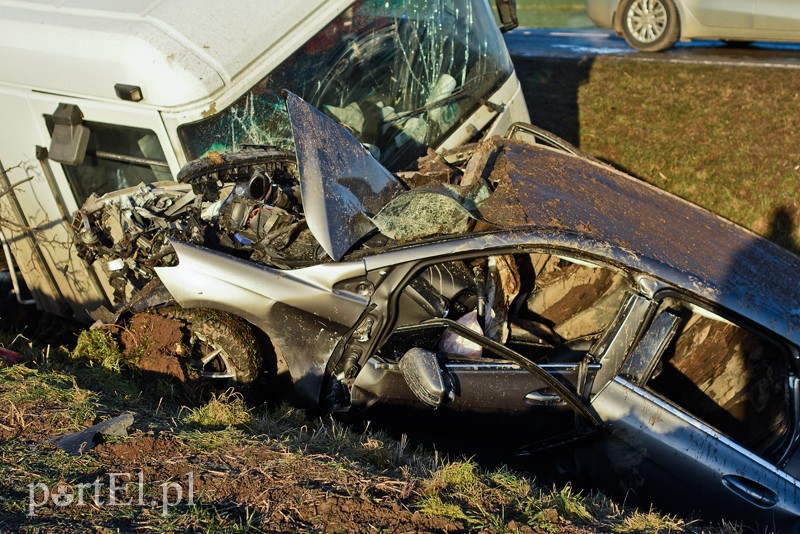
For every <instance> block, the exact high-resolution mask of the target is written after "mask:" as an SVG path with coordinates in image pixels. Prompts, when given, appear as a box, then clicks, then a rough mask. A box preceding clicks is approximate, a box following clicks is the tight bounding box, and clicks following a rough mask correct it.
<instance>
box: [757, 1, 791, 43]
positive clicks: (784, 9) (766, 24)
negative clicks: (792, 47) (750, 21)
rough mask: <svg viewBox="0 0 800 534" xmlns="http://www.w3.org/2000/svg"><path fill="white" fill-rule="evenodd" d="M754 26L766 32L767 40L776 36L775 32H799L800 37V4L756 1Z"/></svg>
mask: <svg viewBox="0 0 800 534" xmlns="http://www.w3.org/2000/svg"><path fill="white" fill-rule="evenodd" d="M754 25H755V28H756V29H757V30H763V31H764V32H765V33H764V34H763V35H764V37H765V38H768V37H769V36H770V35H773V36H775V33H774V32H781V33H783V32H798V37H800V4H798V3H797V2H795V1H794V0H756V5H755V19H754ZM775 37H776V38H777V37H778V36H775ZM796 38H797V37H796Z"/></svg>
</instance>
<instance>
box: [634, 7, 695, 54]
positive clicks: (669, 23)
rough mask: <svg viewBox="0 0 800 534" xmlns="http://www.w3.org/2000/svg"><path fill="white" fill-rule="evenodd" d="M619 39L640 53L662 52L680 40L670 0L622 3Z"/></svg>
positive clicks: (678, 20) (677, 21) (676, 16)
mask: <svg viewBox="0 0 800 534" xmlns="http://www.w3.org/2000/svg"><path fill="white" fill-rule="evenodd" d="M620 10H621V16H620V22H621V23H622V35H623V36H624V37H625V40H626V41H627V42H628V44H629V45H631V46H632V47H633V48H635V49H637V50H639V51H641V52H661V51H662V50H666V49H667V48H670V47H671V46H672V45H674V44H675V42H676V41H677V40H678V38H679V37H680V19H679V16H678V10H677V8H676V7H675V4H673V3H672V0H624V1H623V2H622V3H621V4H620Z"/></svg>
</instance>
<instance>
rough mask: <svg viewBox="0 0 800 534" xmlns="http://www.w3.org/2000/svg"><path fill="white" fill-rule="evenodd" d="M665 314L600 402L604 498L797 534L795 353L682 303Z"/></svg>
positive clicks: (598, 455)
mask: <svg viewBox="0 0 800 534" xmlns="http://www.w3.org/2000/svg"><path fill="white" fill-rule="evenodd" d="M658 304H659V308H658V312H657V314H656V316H655V319H654V320H653V321H652V323H651V324H650V325H649V328H648V329H647V331H646V332H645V333H644V334H643V335H642V336H641V338H640V341H639V342H638V344H637V345H636V346H635V348H634V349H633V351H632V352H631V355H630V356H629V357H628V359H627V360H626V362H625V364H624V365H623V367H622V369H621V371H620V373H619V374H618V375H617V376H616V377H615V378H614V379H613V380H612V381H611V382H609V383H608V384H607V385H606V386H605V387H604V388H603V389H602V390H601V391H600V392H599V394H598V395H597V396H596V397H595V398H594V399H593V401H592V406H593V407H594V408H595V410H596V411H597V414H598V416H599V417H600V418H601V419H602V420H603V422H604V425H605V426H606V428H607V430H608V431H609V435H608V439H607V440H605V442H603V443H602V444H600V445H599V446H597V447H595V448H594V449H592V450H591V451H583V453H582V454H584V455H585V456H584V458H583V460H584V465H591V466H593V467H592V468H590V469H592V470H593V471H594V472H593V473H591V474H592V477H593V478H594V479H595V480H596V481H597V482H598V483H601V484H604V485H605V486H606V487H608V486H609V484H611V485H616V487H615V488H613V489H615V490H619V491H626V492H627V491H630V490H633V491H634V494H637V493H639V494H641V495H642V496H644V497H646V498H648V499H653V500H655V501H657V502H659V503H668V504H669V505H671V506H674V507H675V508H677V509H681V510H682V511H684V512H686V511H691V510H696V511H699V512H701V513H702V517H703V518H704V519H709V518H714V517H722V518H725V519H728V520H731V519H742V520H747V521H750V522H755V523H757V524H759V525H761V526H762V527H767V526H768V527H773V528H774V527H775V526H778V525H780V526H781V527H784V528H786V527H788V526H789V525H793V527H792V528H797V521H798V518H799V517H800V502H799V501H798V499H797V497H796V496H797V494H798V492H800V484H798V481H797V478H796V476H793V475H792V474H790V473H787V472H786V471H785V470H784V469H783V467H782V466H784V465H785V462H786V458H787V452H788V451H787V448H789V447H790V443H792V436H793V435H794V432H795V431H796V412H797V406H796V401H795V400H793V399H795V398H796V395H797V392H796V389H797V380H796V378H795V377H794V374H793V372H792V370H791V366H790V365H789V363H788V360H787V356H788V355H787V351H786V348H784V347H781V346H780V344H779V343H776V342H775V341H773V340H771V339H769V338H767V337H766V336H763V335H761V334H759V333H756V332H754V331H752V330H749V329H748V328H746V327H744V326H741V325H738V324H735V323H733V322H731V321H729V320H727V319H725V318H723V317H721V316H718V315H716V314H714V313H712V312H711V311H709V310H707V309H705V308H702V307H699V306H696V305H694V304H692V303H688V302H686V301H683V300H681V299H680V298H667V299H663V300H661V301H660V302H659V303H658ZM794 475H796V473H795V474H794ZM598 479H600V480H598ZM610 481H613V482H610ZM779 528H780V527H779Z"/></svg>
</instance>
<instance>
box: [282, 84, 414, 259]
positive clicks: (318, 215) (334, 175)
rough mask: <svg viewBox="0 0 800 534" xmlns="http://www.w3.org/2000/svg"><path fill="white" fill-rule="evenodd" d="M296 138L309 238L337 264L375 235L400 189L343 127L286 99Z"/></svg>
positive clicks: (294, 98) (291, 98) (295, 98)
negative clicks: (377, 216) (374, 217)
mask: <svg viewBox="0 0 800 534" xmlns="http://www.w3.org/2000/svg"><path fill="white" fill-rule="evenodd" d="M286 108H287V109H288V111H289V120H290V121H291V124H292V132H293V133H294V138H295V149H296V150H297V167H298V170H299V172H300V188H301V191H302V195H303V207H304V209H305V213H306V220H307V221H308V227H309V228H310V229H311V232H312V233H313V234H314V236H315V237H316V238H317V241H319V243H320V244H321V245H322V248H324V249H325V252H327V253H328V255H329V256H330V257H331V258H333V259H334V260H340V259H341V258H342V256H343V255H344V254H345V253H346V252H347V251H348V250H350V248H352V247H353V245H355V244H356V243H357V242H358V241H359V240H360V239H362V238H363V237H365V236H366V235H367V234H369V233H370V232H371V231H373V230H374V229H375V225H374V224H373V223H372V221H370V220H369V218H368V216H369V215H374V214H376V213H378V212H379V211H380V210H381V208H383V207H384V206H385V205H386V204H387V203H388V202H389V201H390V200H392V199H393V198H394V197H396V196H397V195H399V194H400V193H401V192H402V191H403V190H404V187H403V186H402V185H401V184H400V182H398V181H397V179H396V178H395V177H394V176H392V174H391V173H390V172H389V171H388V170H386V168H385V167H384V166H383V165H381V164H380V163H378V161H377V160H376V159H375V158H373V157H372V156H371V155H370V154H369V152H367V150H366V149H365V148H364V146H363V145H362V144H361V143H359V142H358V140H357V139H356V138H355V137H353V135H352V134H351V133H350V132H348V131H347V130H346V129H345V128H344V127H342V126H340V125H338V124H336V123H335V122H333V121H332V120H331V119H329V118H328V117H326V116H325V115H323V114H322V113H320V112H319V111H317V110H316V109H314V108H313V107H311V106H310V105H308V104H307V103H306V102H304V101H303V100H302V99H301V98H299V97H298V96H297V95H294V94H292V93H288V92H287V95H286Z"/></svg>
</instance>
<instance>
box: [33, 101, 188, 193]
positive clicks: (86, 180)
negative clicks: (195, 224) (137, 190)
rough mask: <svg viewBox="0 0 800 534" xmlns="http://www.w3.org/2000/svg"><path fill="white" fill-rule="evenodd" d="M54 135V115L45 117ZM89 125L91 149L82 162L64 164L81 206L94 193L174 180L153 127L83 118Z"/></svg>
mask: <svg viewBox="0 0 800 534" xmlns="http://www.w3.org/2000/svg"><path fill="white" fill-rule="evenodd" d="M45 120H46V122H47V128H48V130H49V131H50V133H51V134H52V132H53V120H52V117H51V116H49V115H47V116H45ZM83 124H84V125H85V126H86V127H88V128H89V130H90V131H91V135H90V137H89V148H88V150H87V152H86V159H84V161H83V163H82V164H81V165H63V168H64V173H65V174H66V175H67V179H68V180H69V185H70V187H71V188H72V193H73V194H74V195H75V200H76V202H77V203H78V205H79V206H80V205H81V204H83V203H84V202H85V201H86V199H87V198H88V197H89V195H91V194H92V193H96V194H97V195H98V196H101V195H104V194H105V193H109V192H111V191H116V190H119V189H124V188H126V187H132V186H136V185H139V184H140V183H145V184H149V183H152V182H160V181H166V180H172V179H173V178H172V174H171V173H170V172H169V166H168V165H167V158H166V156H165V155H164V150H163V149H162V148H161V144H160V143H159V141H158V136H157V135H156V134H155V132H153V131H152V130H147V129H144V128H133V127H130V126H120V125H118V124H107V123H101V122H91V121H83Z"/></svg>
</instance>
